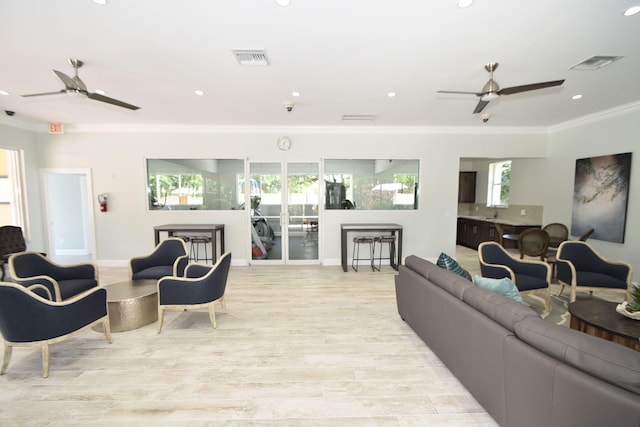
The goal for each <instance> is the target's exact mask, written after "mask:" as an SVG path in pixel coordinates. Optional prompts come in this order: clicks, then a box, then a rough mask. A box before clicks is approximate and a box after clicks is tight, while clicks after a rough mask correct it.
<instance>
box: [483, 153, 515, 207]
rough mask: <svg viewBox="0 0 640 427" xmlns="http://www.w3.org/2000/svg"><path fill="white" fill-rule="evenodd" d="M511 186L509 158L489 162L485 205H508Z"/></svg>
mask: <svg viewBox="0 0 640 427" xmlns="http://www.w3.org/2000/svg"><path fill="white" fill-rule="evenodd" d="M510 188H511V160H503V161H500V162H495V163H490V164H489V187H488V189H487V206H509V190H510Z"/></svg>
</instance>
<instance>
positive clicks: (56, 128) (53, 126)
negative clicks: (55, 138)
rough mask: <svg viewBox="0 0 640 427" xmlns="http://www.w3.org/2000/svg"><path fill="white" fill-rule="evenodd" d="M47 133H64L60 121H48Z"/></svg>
mask: <svg viewBox="0 0 640 427" xmlns="http://www.w3.org/2000/svg"><path fill="white" fill-rule="evenodd" d="M49 133H64V125H63V124H62V123H49Z"/></svg>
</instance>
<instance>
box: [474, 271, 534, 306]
mask: <svg viewBox="0 0 640 427" xmlns="http://www.w3.org/2000/svg"><path fill="white" fill-rule="evenodd" d="M473 283H474V284H475V285H476V286H479V287H481V288H484V289H487V290H489V291H493V292H495V293H497V294H500V295H504V296H505V297H509V298H511V299H512V300H515V301H518V302H519V303H524V301H522V297H521V296H520V292H519V291H518V288H516V285H515V284H514V283H513V282H512V281H511V279H509V278H508V277H503V278H502V279H491V278H489V277H482V276H478V275H475V276H473Z"/></svg>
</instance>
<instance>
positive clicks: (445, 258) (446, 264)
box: [436, 252, 471, 280]
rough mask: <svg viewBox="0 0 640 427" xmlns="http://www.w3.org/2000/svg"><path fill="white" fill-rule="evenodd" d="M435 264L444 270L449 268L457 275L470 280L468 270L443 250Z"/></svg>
mask: <svg viewBox="0 0 640 427" xmlns="http://www.w3.org/2000/svg"><path fill="white" fill-rule="evenodd" d="M436 265H437V266H438V267H440V268H444V269H445V270H449V271H450V272H452V273H455V274H457V275H458V276H462V277H464V278H465V279H467V280H471V275H470V274H469V272H467V270H465V269H464V268H462V267H461V266H460V264H458V261H456V260H455V259H453V258H451V257H450V256H449V255H447V254H445V253H444V252H440V256H439V257H438V261H436Z"/></svg>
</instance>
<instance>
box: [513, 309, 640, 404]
mask: <svg viewBox="0 0 640 427" xmlns="http://www.w3.org/2000/svg"><path fill="white" fill-rule="evenodd" d="M514 332H515V333H516V336H517V337H518V338H519V339H521V340H522V341H524V342H526V343H528V344H529V345H531V346H532V347H534V348H536V349H538V350H540V351H541V352H543V353H545V354H548V355H549V356H551V357H554V358H556V359H558V360H560V361H563V362H565V363H567V364H568V365H570V366H573V367H574V368H576V369H579V370H581V371H583V372H586V373H587V374H589V375H593V376H594V377H597V378H600V379H601V380H604V381H606V382H608V383H611V384H613V385H616V386H618V387H622V388H624V389H626V390H629V391H631V392H633V393H636V394H640V357H638V352H637V351H635V350H632V349H630V348H627V347H624V346H622V345H620V344H616V343H613V342H610V341H606V340H603V339H602V338H598V337H595V336H591V335H587V334H585V333H583V332H580V331H576V330H573V329H569V328H566V327H563V326H559V325H556V324H554V323H550V322H546V321H544V320H541V319H535V318H525V319H523V320H522V321H521V322H518V323H517V324H516V325H515V328H514Z"/></svg>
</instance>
